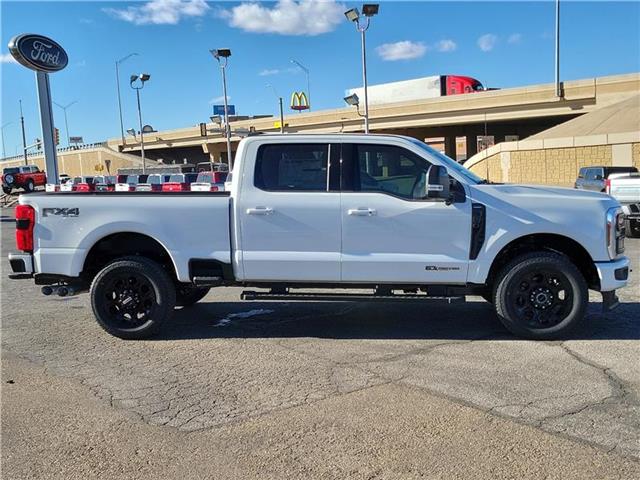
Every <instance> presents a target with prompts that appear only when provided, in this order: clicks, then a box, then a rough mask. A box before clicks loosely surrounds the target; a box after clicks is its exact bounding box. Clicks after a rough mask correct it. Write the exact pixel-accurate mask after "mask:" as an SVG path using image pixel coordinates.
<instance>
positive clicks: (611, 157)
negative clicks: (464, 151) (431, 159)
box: [465, 131, 640, 186]
mask: <svg viewBox="0 0 640 480" xmlns="http://www.w3.org/2000/svg"><path fill="white" fill-rule="evenodd" d="M591 165H605V166H631V165H633V166H635V167H637V168H638V169H639V170H640V131H639V132H629V133H616V134H609V135H590V136H585V137H570V138H553V139H545V140H523V141H520V142H503V143H500V144H497V145H494V146H493V147H491V148H488V149H487V150H484V151H483V152H480V153H478V154H477V155H474V156H473V157H471V158H470V159H469V160H468V161H467V162H466V163H465V167H467V168H469V169H470V170H471V171H472V172H474V173H476V174H478V175H480V176H482V177H483V178H487V179H488V180H491V181H493V182H508V183H534V184H535V183H537V184H547V185H559V186H572V185H573V183H574V182H575V180H576V178H577V176H578V171H579V170H580V168H582V167H588V166H591Z"/></svg>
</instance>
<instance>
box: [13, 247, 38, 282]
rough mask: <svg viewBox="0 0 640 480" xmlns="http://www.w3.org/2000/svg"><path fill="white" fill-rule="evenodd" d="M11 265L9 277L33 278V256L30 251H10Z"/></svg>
mask: <svg viewBox="0 0 640 480" xmlns="http://www.w3.org/2000/svg"><path fill="white" fill-rule="evenodd" d="M9 265H11V271H12V273H10V274H9V278H12V279H14V280H16V279H20V278H33V257H32V256H31V254H30V253H10V254H9Z"/></svg>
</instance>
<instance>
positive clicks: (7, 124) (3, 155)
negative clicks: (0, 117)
mask: <svg viewBox="0 0 640 480" xmlns="http://www.w3.org/2000/svg"><path fill="white" fill-rule="evenodd" d="M12 124H13V122H7V123H5V124H4V125H2V127H0V131H1V132H2V158H5V157H6V156H7V155H6V153H5V151H4V129H5V127H8V126H9V125H12Z"/></svg>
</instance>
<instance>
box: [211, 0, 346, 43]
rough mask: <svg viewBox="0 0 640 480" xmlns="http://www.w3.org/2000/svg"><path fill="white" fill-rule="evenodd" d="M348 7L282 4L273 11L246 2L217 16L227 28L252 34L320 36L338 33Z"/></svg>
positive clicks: (312, 0) (302, 1) (311, 0)
mask: <svg viewBox="0 0 640 480" xmlns="http://www.w3.org/2000/svg"><path fill="white" fill-rule="evenodd" d="M345 10H346V7H345V5H344V4H342V3H338V2H336V1H335V0H329V1H319V0H298V1H296V0H279V1H278V2H277V3H276V4H275V5H273V6H272V7H269V6H265V4H262V3H257V2H253V1H252V2H245V3H241V4H240V5H237V6H235V7H232V8H230V9H226V10H225V9H223V10H220V11H219V12H218V16H220V17H221V18H224V19H225V20H226V21H227V22H228V24H229V25H230V26H232V27H235V28H240V29H242V30H244V31H246V32H252V33H277V34H279V35H308V36H314V35H320V34H322V33H327V32H331V31H333V30H335V28H336V27H337V26H338V24H340V23H341V22H343V21H345V20H344V16H343V14H344V11H345Z"/></svg>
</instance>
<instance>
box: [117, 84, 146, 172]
mask: <svg viewBox="0 0 640 480" xmlns="http://www.w3.org/2000/svg"><path fill="white" fill-rule="evenodd" d="M150 78H151V75H149V74H146V73H141V74H140V75H131V79H130V80H129V85H130V86H131V88H133V89H134V90H135V91H136V99H137V101H138V123H139V125H140V156H141V157H142V174H143V175H144V174H146V173H147V163H146V161H145V158H144V129H143V128H142V109H141V108H140V90H142V89H143V88H144V82H146V81H147V80H149V79H150ZM137 80H140V86H139V87H136V86H134V83H135V82H136V81H137ZM123 145H124V143H123Z"/></svg>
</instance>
